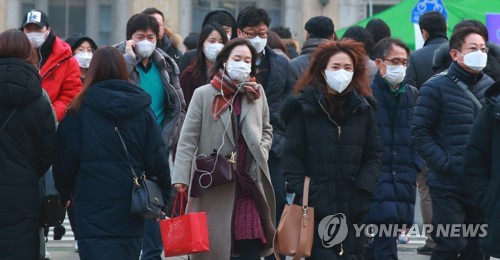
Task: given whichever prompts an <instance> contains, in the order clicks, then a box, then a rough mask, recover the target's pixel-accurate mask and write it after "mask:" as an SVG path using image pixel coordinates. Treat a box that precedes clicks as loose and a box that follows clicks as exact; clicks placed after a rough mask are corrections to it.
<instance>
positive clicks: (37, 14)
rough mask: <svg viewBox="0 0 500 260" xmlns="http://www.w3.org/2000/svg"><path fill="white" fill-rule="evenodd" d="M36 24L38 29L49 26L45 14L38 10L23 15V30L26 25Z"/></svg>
mask: <svg viewBox="0 0 500 260" xmlns="http://www.w3.org/2000/svg"><path fill="white" fill-rule="evenodd" d="M30 23H32V24H36V25H38V26H40V27H44V26H47V27H48V26H49V18H48V17H47V14H45V13H44V12H43V11H40V10H35V9H33V10H31V11H29V12H27V13H26V14H24V18H23V28H24V27H25V26H26V25H28V24H30Z"/></svg>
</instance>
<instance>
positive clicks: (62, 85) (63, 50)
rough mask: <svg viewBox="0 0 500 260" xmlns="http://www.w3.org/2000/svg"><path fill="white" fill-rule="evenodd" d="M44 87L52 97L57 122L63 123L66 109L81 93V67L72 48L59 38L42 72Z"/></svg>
mask: <svg viewBox="0 0 500 260" xmlns="http://www.w3.org/2000/svg"><path fill="white" fill-rule="evenodd" d="M40 76H41V77H42V87H43V89H45V91H47V93H48V94H49V96H50V102H51V103H52V107H54V110H55V112H56V116H57V121H59V122H60V121H61V120H62V118H63V116H64V113H65V111H66V107H67V106H68V104H69V102H71V100H73V98H74V97H75V96H76V95H78V93H80V90H81V88H82V81H81V80H80V66H79V65H78V62H77V61H76V59H75V58H73V57H72V52H71V47H69V45H68V44H67V43H65V42H64V41H62V40H61V39H59V38H58V37H56V39H55V41H54V45H53V46H52V52H51V53H50V56H49V59H48V60H47V61H46V62H45V64H44V65H43V66H42V68H41V70H40Z"/></svg>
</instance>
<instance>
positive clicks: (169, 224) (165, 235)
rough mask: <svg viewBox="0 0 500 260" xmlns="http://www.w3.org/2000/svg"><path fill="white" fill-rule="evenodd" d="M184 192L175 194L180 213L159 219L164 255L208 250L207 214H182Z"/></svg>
mask: <svg viewBox="0 0 500 260" xmlns="http://www.w3.org/2000/svg"><path fill="white" fill-rule="evenodd" d="M184 197H185V198H186V199H187V196H186V193H184V192H183V193H182V194H181V195H180V196H179V194H178V195H176V196H175V202H174V208H175V204H177V200H178V199H179V198H180V203H181V215H180V216H179V217H173V215H172V217H171V218H169V219H163V220H161V221H160V229H161V239H162V241H163V248H164V250H165V256H166V257H167V256H179V255H188V254H195V253H201V252H207V251H209V250H210V244H209V241H208V226H207V215H206V214H205V212H194V213H188V214H184V207H183V206H182V205H183V203H182V200H183V198H184Z"/></svg>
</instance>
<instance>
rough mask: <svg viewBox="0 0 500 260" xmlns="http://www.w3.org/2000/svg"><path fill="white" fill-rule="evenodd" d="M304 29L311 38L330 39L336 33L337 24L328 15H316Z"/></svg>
mask: <svg viewBox="0 0 500 260" xmlns="http://www.w3.org/2000/svg"><path fill="white" fill-rule="evenodd" d="M304 29H306V31H307V32H308V33H309V35H310V36H311V38H325V39H329V38H330V37H332V35H333V34H334V33H335V26H334V25H333V21H332V19H330V18H328V17H326V16H315V17H313V18H311V19H309V21H307V23H306V25H305V26H304Z"/></svg>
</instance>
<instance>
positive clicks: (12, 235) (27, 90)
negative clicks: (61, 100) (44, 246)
mask: <svg viewBox="0 0 500 260" xmlns="http://www.w3.org/2000/svg"><path fill="white" fill-rule="evenodd" d="M14 108H17V111H16V113H15V114H14V116H13V117H12V118H11V119H10V121H9V122H8V123H7V125H6V126H5V128H4V130H3V131H2V133H1V134H0V252H1V253H0V254H1V257H0V258H2V259H27V260H32V259H38V257H39V254H40V252H39V250H38V248H39V235H38V228H39V215H40V197H39V190H38V183H39V182H38V181H39V179H40V177H41V176H42V175H43V174H44V173H45V172H46V171H47V170H48V168H49V167H50V165H51V164H52V161H53V160H54V151H55V131H56V129H55V125H56V120H55V115H54V114H53V112H52V106H51V104H50V100H48V96H44V95H42V83H41V78H40V76H39V73H38V69H36V68H35V66H33V65H30V64H28V63H26V62H24V61H21V60H18V59H14V58H2V59H0V126H1V125H3V123H4V122H5V120H6V119H7V117H8V116H9V114H10V113H11V112H12V111H13V110H14Z"/></svg>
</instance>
